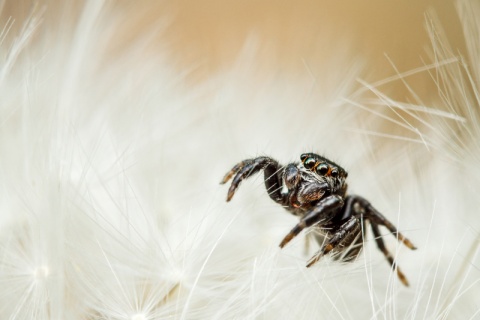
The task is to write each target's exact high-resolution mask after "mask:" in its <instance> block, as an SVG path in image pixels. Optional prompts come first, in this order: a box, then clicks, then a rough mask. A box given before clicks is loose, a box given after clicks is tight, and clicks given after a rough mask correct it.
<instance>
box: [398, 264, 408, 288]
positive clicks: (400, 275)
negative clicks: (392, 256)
mask: <svg viewBox="0 0 480 320" xmlns="http://www.w3.org/2000/svg"><path fill="white" fill-rule="evenodd" d="M397 276H398V278H399V279H400V282H401V283H402V284H403V285H404V286H405V287H410V283H408V280H407V277H405V275H404V274H403V272H402V271H400V269H398V268H397Z"/></svg>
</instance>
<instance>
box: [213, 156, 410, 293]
mask: <svg viewBox="0 0 480 320" xmlns="http://www.w3.org/2000/svg"><path fill="white" fill-rule="evenodd" d="M300 160H301V163H290V164H288V165H287V166H282V165H280V164H279V163H278V162H277V161H276V160H274V159H272V158H270V157H258V158H254V159H248V160H244V161H242V162H240V163H238V164H237V165H235V166H234V167H233V168H232V169H231V170H230V171H229V172H227V174H226V175H225V177H224V178H223V180H222V182H221V183H222V184H225V183H226V182H228V181H229V180H230V179H231V178H232V177H233V176H234V175H235V177H234V178H233V181H232V184H231V186H230V189H229V190H228V196H227V201H230V200H231V199H232V197H233V195H234V194H235V191H236V190H237V188H238V186H239V185H240V182H242V181H243V180H244V179H247V178H249V177H250V176H251V175H253V174H255V173H257V172H258V171H260V170H263V172H264V178H265V187H266V188H267V192H268V194H269V196H270V198H272V199H273V201H275V202H276V203H278V204H280V205H282V206H283V207H284V208H286V209H287V210H288V211H289V212H290V213H292V214H294V215H296V216H298V217H299V218H300V222H299V223H298V224H297V225H296V226H295V227H294V228H293V229H292V230H291V231H290V233H289V234H287V235H286V236H285V238H284V239H283V240H282V242H281V243H280V248H283V247H284V246H285V245H286V244H287V243H288V242H289V241H290V240H292V239H293V238H294V237H295V236H297V235H298V234H299V233H300V232H301V231H302V230H303V229H305V228H307V227H311V226H315V227H316V228H317V229H318V230H319V234H318V236H317V241H318V242H319V243H320V245H321V249H320V250H319V251H318V252H317V253H316V254H315V255H314V256H313V257H312V258H311V259H310V260H309V261H308V264H307V267H311V266H312V265H313V264H315V263H316V262H317V261H318V260H320V258H321V257H323V256H324V255H326V254H328V253H334V258H335V259H338V260H341V261H352V260H354V259H355V258H356V257H357V256H358V254H359V253H360V251H361V249H362V246H363V236H364V235H363V231H362V230H366V229H365V222H366V221H368V222H369V223H370V227H371V229H372V232H373V235H374V237H375V241H376V243H377V246H378V249H379V250H380V251H382V253H383V254H384V256H385V258H386V259H387V260H388V262H389V263H390V266H391V267H392V268H393V269H396V270H397V275H398V278H399V279H400V281H401V282H402V283H403V284H404V285H405V286H408V281H407V278H406V277H405V275H404V274H403V273H402V272H401V271H400V268H398V266H396V265H395V260H394V259H393V257H392V255H391V254H390V252H389V251H388V250H387V248H386V247H385V244H384V242H383V239H382V237H381V235H380V231H379V226H384V227H386V228H387V229H388V230H389V231H390V232H391V233H392V234H393V235H395V236H396V237H397V239H398V241H401V242H402V243H403V244H404V245H406V246H407V247H408V248H410V249H412V250H415V249H416V248H415V246H414V245H413V244H412V243H411V242H410V240H408V239H407V238H405V237H404V236H403V235H402V234H401V233H400V232H398V231H397V229H396V228H395V226H394V225H393V224H392V223H391V222H390V221H388V220H387V219H386V218H385V217H384V216H383V215H382V214H381V213H380V212H378V211H377V210H376V209H375V208H374V207H373V206H372V205H371V204H370V202H368V201H367V200H365V199H364V198H362V197H360V196H355V195H348V196H347V195H346V193H347V183H346V181H345V180H346V178H347V176H348V173H347V172H346V171H345V170H344V169H343V168H342V167H340V166H339V165H337V164H336V163H334V162H332V161H330V160H328V159H326V158H324V157H321V156H319V155H317V154H315V153H304V154H302V155H301V156H300Z"/></svg>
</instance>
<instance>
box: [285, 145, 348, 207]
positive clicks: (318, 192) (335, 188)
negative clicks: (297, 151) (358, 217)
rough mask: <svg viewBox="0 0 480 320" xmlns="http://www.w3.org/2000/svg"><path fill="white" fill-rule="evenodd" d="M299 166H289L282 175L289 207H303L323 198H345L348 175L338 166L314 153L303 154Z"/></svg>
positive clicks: (294, 164) (292, 164)
mask: <svg viewBox="0 0 480 320" xmlns="http://www.w3.org/2000/svg"><path fill="white" fill-rule="evenodd" d="M300 160H301V161H302V162H301V163H299V164H296V163H291V164H289V165H288V166H287V167H286V168H285V170H284V173H283V179H284V182H285V187H286V188H287V189H288V198H289V202H290V205H291V206H292V207H294V208H299V207H305V206H309V205H310V204H313V203H314V202H317V201H318V200H320V199H322V198H323V197H324V196H328V195H331V194H338V195H340V196H342V197H344V196H345V193H346V190H347V184H346V182H345V180H346V178H347V176H348V173H347V172H346V171H345V170H344V169H343V168H342V167H340V166H339V165H338V164H336V163H334V162H332V161H330V160H328V159H326V158H324V157H322V156H319V155H318V154H315V153H304V154H302V155H301V156H300Z"/></svg>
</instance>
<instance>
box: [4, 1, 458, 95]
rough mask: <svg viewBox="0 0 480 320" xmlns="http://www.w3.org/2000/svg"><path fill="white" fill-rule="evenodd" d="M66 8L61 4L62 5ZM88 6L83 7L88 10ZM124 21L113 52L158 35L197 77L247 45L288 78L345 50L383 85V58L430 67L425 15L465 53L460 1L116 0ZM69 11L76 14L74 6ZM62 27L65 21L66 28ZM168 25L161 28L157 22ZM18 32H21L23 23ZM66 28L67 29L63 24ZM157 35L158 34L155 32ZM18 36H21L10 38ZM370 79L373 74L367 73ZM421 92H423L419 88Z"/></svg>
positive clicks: (157, 42) (54, 12)
mask: <svg viewBox="0 0 480 320" xmlns="http://www.w3.org/2000/svg"><path fill="white" fill-rule="evenodd" d="M60 3H63V2H60ZM83 3H84V2H83V1H82V2H81V3H80V2H79V3H77V5H79V4H83ZM108 4H109V6H110V10H112V11H116V13H117V14H119V15H121V16H122V17H123V19H124V20H125V24H124V29H122V30H117V32H116V35H117V37H118V38H117V39H112V43H111V45H112V46H111V48H113V50H114V51H118V50H121V47H122V45H128V44H131V42H132V40H134V39H135V38H136V37H137V36H138V35H139V34H144V33H145V32H152V30H158V32H157V36H155V35H153V36H152V52H151V53H152V54H155V52H156V50H162V53H164V52H165V51H167V52H170V54H171V56H172V58H173V62H174V63H176V64H177V65H178V66H179V67H180V68H182V69H183V68H185V67H191V68H192V72H191V73H190V75H191V76H192V78H194V79H198V78H200V79H201V78H204V77H207V76H209V75H210V74H211V73H212V72H216V71H218V70H221V69H224V68H228V67H229V66H230V65H231V63H232V62H234V61H235V58H236V57H237V56H238V54H239V52H240V51H241V50H242V49H243V48H245V46H246V45H248V44H249V43H250V44H252V43H253V46H254V47H255V48H256V49H257V52H256V54H255V58H256V60H257V61H258V62H259V63H258V65H259V66H263V67H265V68H266V69H267V70H273V71H282V72H296V73H303V72H312V70H307V69H308V68H309V66H314V67H315V68H313V69H314V71H313V73H314V74H313V75H314V76H316V73H321V72H322V65H328V64H329V61H330V60H331V59H332V56H335V55H337V54H338V52H339V51H342V50H343V51H345V52H348V54H352V53H353V54H354V55H357V56H358V57H360V58H361V59H364V61H365V65H367V66H368V72H367V73H369V75H370V76H371V79H369V80H378V79H381V78H383V77H386V76H390V75H392V74H393V73H394V71H393V70H392V67H391V65H390V63H389V62H388V60H387V59H386V58H385V54H388V56H389V57H390V58H391V60H392V61H393V62H394V63H395V65H396V66H397V67H398V69H399V70H400V71H406V70H411V69H414V68H417V67H420V66H422V65H423V64H424V62H423V61H422V57H423V59H424V60H428V59H425V58H426V56H427V55H426V52H425V47H426V46H428V45H429V43H430V41H429V38H428V35H427V32H426V30H425V18H426V15H425V13H426V12H433V13H434V16H437V17H438V18H439V21H440V23H441V25H442V27H443V28H444V30H445V34H446V35H447V38H448V41H449V43H450V44H451V46H452V47H453V49H454V50H457V49H458V50H460V52H463V51H464V49H463V48H464V43H463V39H462V36H461V29H460V23H459V21H458V17H457V13H456V10H455V4H454V1H450V0H421V1H387V0H372V1H357V0H345V1H322V0H316V1H315V0H303V1H297V0H282V1H272V0H249V1H231V0H227V1H225V0H202V1H183V0H182V1H162V2H160V1H141V2H138V1H115V2H110V3H108ZM62 5H63V6H71V12H72V13H75V12H76V11H77V9H76V8H75V6H76V5H72V4H68V5H66V4H62ZM3 6H4V10H3V15H2V16H1V20H2V21H3V22H5V21H6V19H7V17H8V16H9V15H11V16H12V17H14V18H15V19H16V20H17V21H22V17H23V16H26V15H28V13H29V12H30V11H31V7H32V1H6V2H4V3H3ZM42 7H45V8H46V11H45V12H46V13H45V20H46V21H49V20H50V19H51V18H54V20H56V21H57V22H55V23H53V24H52V27H53V28H55V26H56V25H58V12H62V13H63V16H64V17H63V19H61V20H63V21H65V20H71V21H75V18H74V15H72V16H70V17H68V16H65V10H64V8H60V6H59V4H58V1H40V2H39V4H38V5H37V10H41V9H42ZM63 21H62V22H63ZM159 21H161V24H162V25H167V26H168V27H167V28H166V30H159V29H161V28H158V22H159ZM14 27H17V28H20V27H21V25H20V23H17V24H16V25H15V26H14ZM62 28H65V25H64V24H62ZM153 32H155V31H153ZM12 34H15V33H12ZM366 76H367V75H366ZM416 89H417V90H419V89H420V88H419V87H416Z"/></svg>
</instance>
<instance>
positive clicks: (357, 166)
mask: <svg viewBox="0 0 480 320" xmlns="http://www.w3.org/2000/svg"><path fill="white" fill-rule="evenodd" d="M115 8H116V4H115V3H114V2H102V1H87V2H85V3H78V4H76V5H75V6H67V5H60V4H57V5H55V4H54V3H50V5H48V6H42V5H36V6H35V5H31V9H30V8H29V9H28V10H31V13H30V14H29V15H27V16H26V17H24V16H21V15H19V16H20V17H19V18H18V17H14V16H12V17H11V18H8V17H7V18H5V19H4V20H2V21H0V22H1V24H2V25H1V26H0V28H3V29H2V31H1V32H0V319H130V320H146V319H405V318H408V319H476V318H479V317H480V312H479V311H480V299H479V298H478V297H479V296H480V284H479V280H480V258H479V256H478V248H479V244H480V211H479V205H480V200H479V199H480V198H479V197H478V194H479V186H480V169H479V164H480V162H479V160H480V144H479V141H480V140H479V139H480V127H479V121H480V109H479V108H480V98H479V96H480V93H479V80H480V69H479V67H478V66H479V63H480V54H479V52H480V49H479V48H480V45H479V41H480V40H479V34H480V25H479V22H478V21H480V20H479V19H480V7H479V6H478V4H476V3H475V2H474V1H471V2H469V1H461V2H459V3H458V9H459V10H458V11H459V15H460V17H461V20H462V22H463V32H464V36H465V41H466V43H467V48H468V53H467V54H463V55H462V54H461V53H459V52H457V51H456V50H455V49H450V48H449V46H448V39H446V38H445V37H444V36H443V35H442V33H441V31H440V30H441V28H440V24H439V23H436V22H434V19H433V18H432V17H433V15H428V16H427V18H426V21H427V23H426V24H427V27H428V28H427V29H426V30H419V31H418V32H429V34H430V36H431V40H432V43H430V44H427V43H426V44H425V45H426V46H428V48H429V49H428V50H427V52H428V53H427V54H425V52H420V53H419V55H421V54H424V56H425V57H427V58H425V63H424V65H418V69H415V70H408V71H405V70H404V71H399V70H397V71H395V61H392V70H393V71H392V73H391V77H390V78H387V79H374V80H372V77H371V76H370V75H369V73H368V68H369V64H370V63H372V62H370V61H368V59H366V58H365V57H363V60H362V59H361V57H357V56H356V55H355V52H353V51H349V49H348V44H345V43H341V41H340V40H339V43H338V44H337V45H336V46H337V47H338V49H335V48H333V49H332V50H333V51H334V52H335V50H337V51H336V52H337V53H335V54H331V56H330V57H328V59H329V61H328V63H325V62H324V61H323V62H322V63H320V62H318V63H317V62H315V61H304V64H305V70H304V71H305V72H303V73H293V72H289V71H288V70H286V69H282V70H277V72H273V71H272V69H270V68H264V66H262V65H261V63H259V61H258V60H257V59H256V57H257V54H258V52H260V51H262V50H269V49H268V48H269V47H268V45H265V43H266V42H267V40H265V39H263V38H262V37H261V36H258V35H256V34H255V32H253V33H252V35H251V36H250V37H249V38H248V39H246V40H245V44H244V46H243V50H242V51H241V52H239V53H238V56H237V58H236V62H235V63H234V64H232V65H230V66H229V67H228V68H220V69H219V70H216V71H215V72H213V73H212V75H211V76H209V77H206V78H205V79H201V80H198V79H192V78H194V77H190V76H191V75H192V74H194V70H195V68H196V67H197V66H196V65H187V66H185V65H181V64H179V62H178V61H177V60H176V59H175V53H174V52H171V51H170V50H171V49H170V46H169V45H170V43H168V41H166V40H165V42H160V43H159V42H157V41H158V39H159V38H160V39H162V34H163V33H168V32H169V31H168V30H169V29H168V28H169V22H170V21H171V19H174V18H175V17H174V14H172V15H169V14H165V16H162V17H160V18H159V19H158V22H157V23H156V24H154V25H152V26H148V27H146V28H145V31H144V32H143V33H142V36H138V37H134V38H133V39H131V40H130V41H128V42H127V44H125V43H123V44H119V43H116V42H115V40H113V39H118V30H124V31H125V29H128V28H126V27H125V25H124V24H125V23H126V22H125V15H121V14H119V13H118V11H117V10H116V9H115ZM142 10H145V8H143V9H142ZM4 16H5V15H3V16H2V17H4ZM2 19H3V18H2ZM154 39H156V40H154ZM152 45H156V46H157V47H156V48H157V49H156V50H155V51H152V48H151V46H152ZM334 47H335V46H334ZM152 52H154V54H153V53H152ZM275 62H276V60H275V56H274V54H273V53H272V61H271V66H275ZM201 63H202V62H201V61H199V62H198V64H199V65H201ZM325 65H327V66H328V67H325ZM325 70H327V71H325ZM417 74H422V75H426V74H427V75H428V74H429V75H430V82H431V83H430V84H431V85H432V84H433V88H435V90H431V91H430V92H429V95H428V96H420V95H419V94H417V88H416V87H415V85H413V84H412V85H411V84H410V82H409V81H410V79H411V77H412V76H415V75H417ZM367 79H368V80H367ZM394 85H396V86H397V87H401V88H402V90H405V92H406V95H405V98H404V99H399V98H397V97H396V98H390V97H391V96H392V94H393V95H394V94H395V92H394V91H393V90H394V89H391V88H390V87H389V88H390V89H386V87H388V86H394ZM307 151H308V152H317V153H320V154H323V155H325V156H326V157H328V158H330V159H332V160H333V161H335V162H338V163H340V164H341V165H342V166H343V167H345V168H346V169H347V170H348V171H349V186H350V192H351V193H355V194H359V195H362V196H364V197H365V198H367V199H369V200H370V201H371V202H372V203H373V205H374V206H375V207H376V208H377V209H378V210H379V211H381V212H382V213H384V215H385V216H387V217H388V219H390V220H391V221H392V222H393V223H394V224H395V225H396V226H397V227H398V228H399V230H401V231H402V232H403V233H404V234H405V235H406V236H407V237H408V238H410V239H411V240H412V242H413V243H414V244H415V245H416V246H417V247H418V250H416V251H410V250H408V248H406V247H404V246H402V245H399V244H397V242H396V240H395V237H394V236H392V235H391V234H388V233H387V231H386V230H383V231H384V238H385V241H386V243H387V246H388V248H389V249H390V250H391V251H392V253H394V255H395V257H396V258H397V259H398V260H397V261H398V265H399V266H400V267H401V268H402V270H403V272H404V273H405V274H406V276H407V278H408V279H409V282H410V287H408V288H407V287H404V286H402V284H401V283H400V282H399V280H398V279H397V277H396V274H395V273H394V272H392V270H390V268H389V266H388V263H387V262H386V261H385V259H384V257H383V255H382V253H381V252H380V251H378V250H377V248H376V245H375V242H374V241H373V239H372V235H371V233H370V232H368V233H367V239H366V241H365V248H364V251H363V253H362V254H361V255H360V256H359V258H358V259H357V261H355V262H354V263H348V264H342V263H339V262H336V261H333V260H331V259H330V258H329V257H325V258H324V259H322V260H321V261H320V262H319V263H317V264H316V265H315V266H314V267H312V268H308V269H307V268H306V267H305V265H306V261H307V259H308V258H310V257H311V256H312V255H313V254H314V252H315V251H316V250H317V247H318V245H317V243H315V242H314V241H313V238H312V239H310V237H309V236H308V234H309V232H312V231H311V230H310V231H308V232H306V233H302V234H300V235H299V236H298V237H297V238H295V239H294V240H293V241H292V242H291V243H290V244H289V245H288V246H287V247H286V248H284V249H283V250H280V249H279V247H278V244H279V243H280V241H281V239H282V238H283V236H285V235H286V234H287V233H288V231H289V230H290V229H291V228H292V227H293V226H294V225H295V223H296V221H297V219H296V218H295V217H293V216H291V215H289V214H288V213H287V212H286V211H285V210H284V209H282V208H281V207H280V206H279V205H277V204H275V203H274V202H273V201H271V200H270V198H269V197H268V195H267V191H266V190H265V187H264V184H263V175H261V174H259V175H257V176H255V177H252V178H250V179H249V180H248V181H245V182H244V183H243V184H242V185H241V187H240V188H239V190H238V192H237V193H236V194H235V197H234V198H233V199H232V201H231V202H230V203H226V202H225V199H226V195H227V189H228V188H227V187H226V186H220V185H219V182H220V180H221V178H222V177H223V175H224V174H225V172H227V171H228V170H229V169H230V168H231V167H232V166H233V165H234V164H236V163H237V162H239V161H241V160H243V159H246V158H251V157H255V156H259V155H269V156H272V157H274V158H276V159H277V160H279V161H280V162H281V163H283V164H286V163H288V162H292V161H298V159H299V156H300V154H301V153H302V152H307ZM306 241H307V242H308V243H309V245H308V246H306V244H305V243H306Z"/></svg>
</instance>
